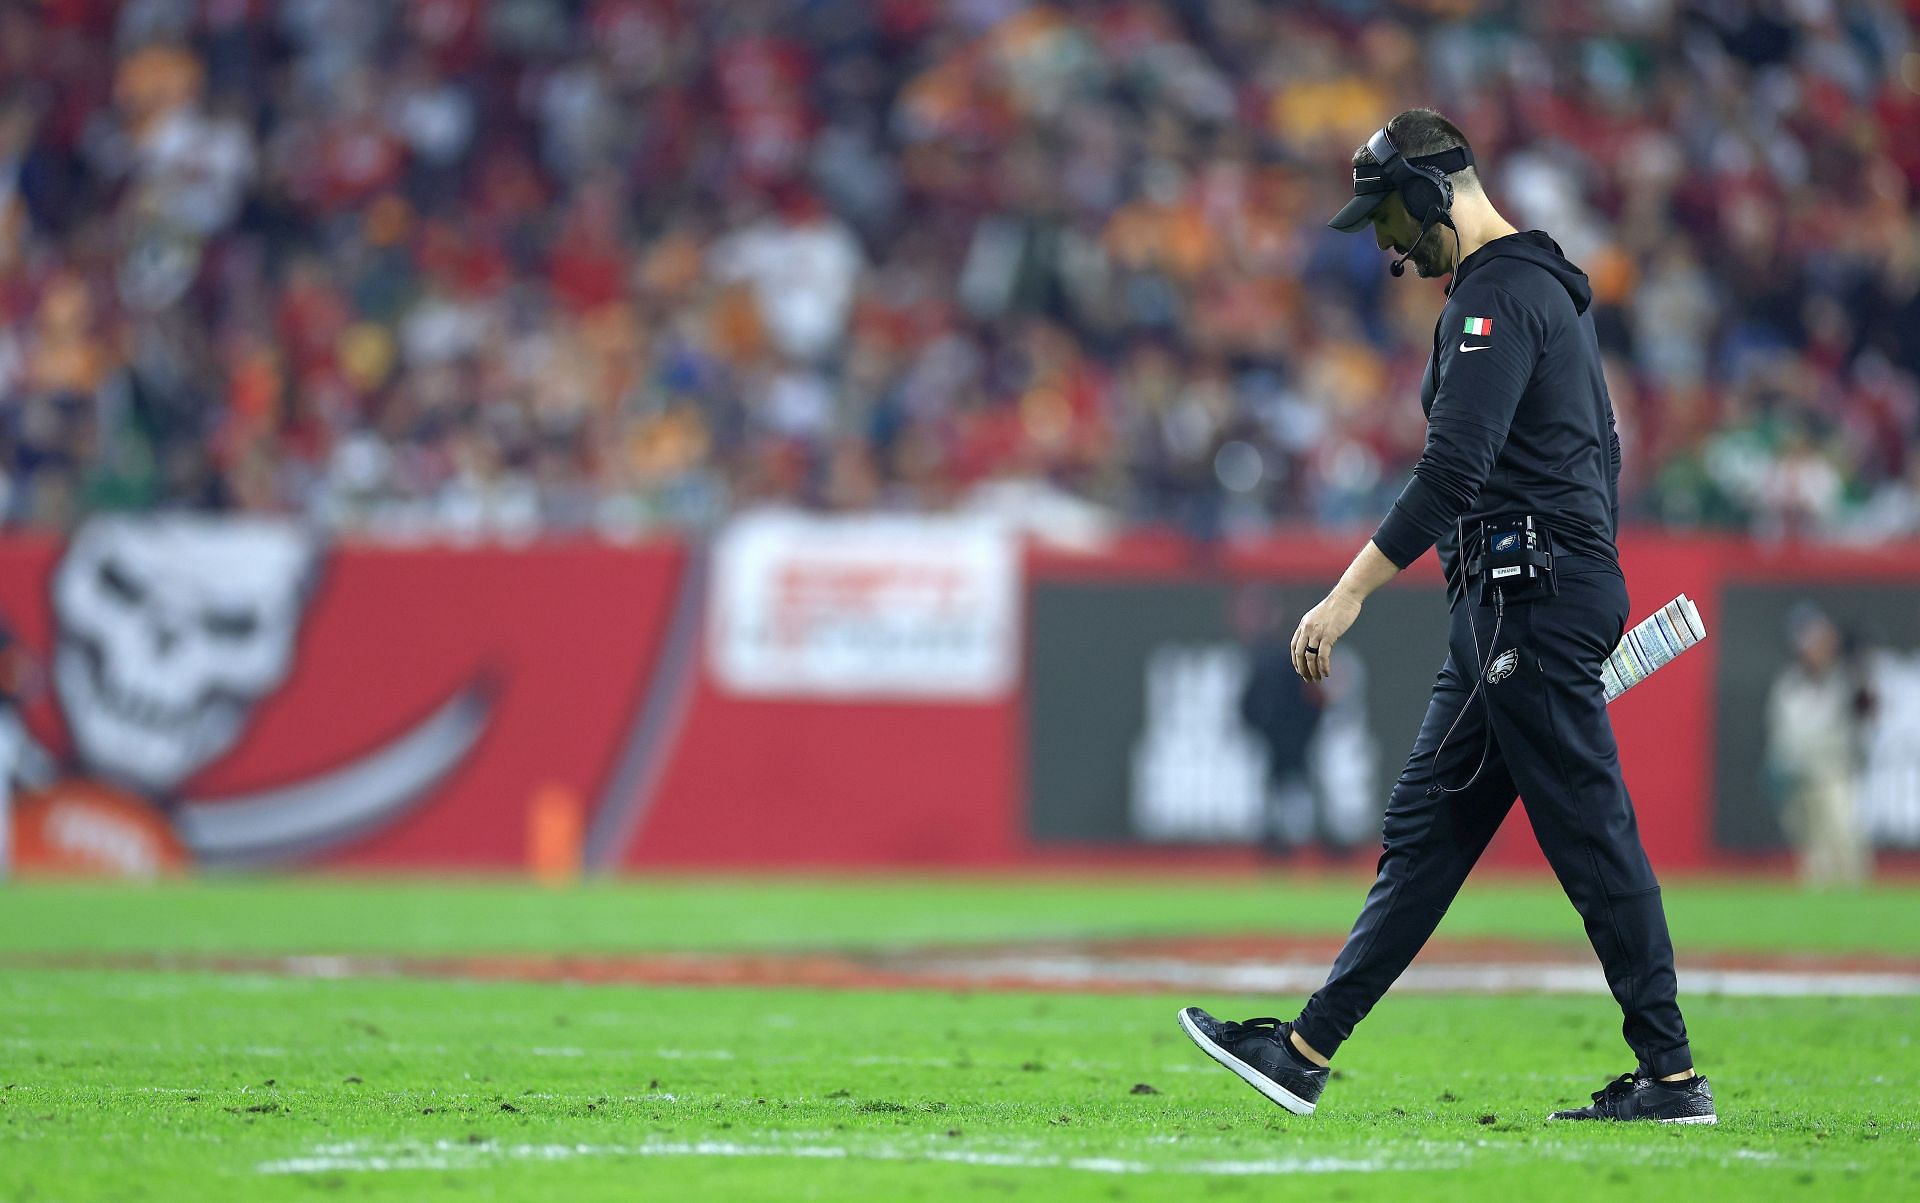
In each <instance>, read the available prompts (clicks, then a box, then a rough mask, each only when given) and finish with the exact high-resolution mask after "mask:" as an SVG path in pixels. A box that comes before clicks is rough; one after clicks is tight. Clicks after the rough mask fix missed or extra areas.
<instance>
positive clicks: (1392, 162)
mask: <svg viewBox="0 0 1920 1203" xmlns="http://www.w3.org/2000/svg"><path fill="white" fill-rule="evenodd" d="M1367 152H1368V153H1369V154H1370V155H1372V156H1373V161H1374V162H1375V163H1377V164H1379V165H1380V174H1381V175H1383V176H1385V177H1386V179H1387V182H1388V183H1390V184H1392V185H1393V186H1394V188H1395V190H1396V191H1398V192H1399V193H1400V199H1401V201H1402V202H1404V203H1405V204H1406V206H1407V212H1408V213H1410V214H1412V215H1413V219H1414V220H1415V221H1418V222H1421V223H1423V224H1430V223H1432V222H1436V221H1440V222H1446V223H1447V224H1448V225H1452V224H1453V220H1452V216H1451V210H1452V209H1453V181H1452V180H1450V179H1448V178H1447V173H1446V172H1445V171H1443V170H1442V169H1441V168H1439V167H1436V166H1433V165H1432V164H1431V163H1427V162H1421V163H1414V162H1409V161H1408V159H1407V158H1406V156H1405V155H1402V154H1401V153H1400V148H1399V147H1398V146H1397V145H1395V144H1394V141H1393V135H1392V134H1389V133H1388V132H1387V128H1386V127H1385V126H1381V127H1380V129H1379V131H1378V132H1376V133H1375V134H1374V135H1373V137H1371V138H1369V139H1367ZM1442 153H1443V154H1454V153H1455V152H1442ZM1427 157H1428V158H1429V159H1431V158H1437V157H1440V156H1427ZM1457 157H1459V158H1460V159H1462V160H1463V165H1469V164H1471V163H1472V162H1473V156H1472V153H1471V152H1469V151H1467V150H1466V149H1465V148H1464V147H1462V148H1461V149H1460V151H1459V152H1457Z"/></svg>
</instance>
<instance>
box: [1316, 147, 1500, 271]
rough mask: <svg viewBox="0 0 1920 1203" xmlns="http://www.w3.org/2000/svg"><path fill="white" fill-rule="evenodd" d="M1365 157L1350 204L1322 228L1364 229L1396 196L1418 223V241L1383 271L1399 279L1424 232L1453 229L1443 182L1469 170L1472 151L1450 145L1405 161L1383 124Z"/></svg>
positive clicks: (1449, 189) (1447, 185) (1449, 193)
mask: <svg viewBox="0 0 1920 1203" xmlns="http://www.w3.org/2000/svg"><path fill="white" fill-rule="evenodd" d="M1367 154H1368V155H1369V156H1371V157H1372V159H1373V162H1371V163H1361V164H1358V165H1357V166H1355V167H1354V169H1353V199H1352V200H1350V201H1348V202H1347V203H1346V204H1345V205H1344V206H1343V207H1342V208H1341V210H1340V212H1338V213H1336V214H1334V215H1333V220H1332V221H1330V222H1328V223H1327V224H1328V225H1330V226H1332V227H1333V228H1334V229H1336V230H1339V231H1341V232H1343V233H1352V232H1353V231H1355V230H1358V229H1359V228H1360V227H1361V226H1363V225H1365V224H1366V221H1367V219H1368V218H1369V217H1371V216H1372V215H1373V211H1374V210H1375V209H1377V208H1379V207H1380V203H1381V202H1382V201H1384V200H1386V199H1387V197H1388V195H1389V194H1391V193H1394V192H1398V193H1399V194H1400V199H1401V201H1402V202H1403V203H1404V204H1405V205H1406V206H1407V212H1408V213H1411V214H1413V217H1414V220H1416V221H1418V222H1419V223H1420V237H1419V238H1415V239H1414V240H1413V246H1410V247H1408V248H1407V253H1406V254H1404V255H1402V256H1400V257H1399V258H1398V259H1396V260H1394V261H1393V262H1392V263H1391V264H1389V265H1388V267H1387V270H1388V271H1391V272H1392V273H1393V274H1394V275H1396V276H1398V275H1402V274H1404V273H1405V272H1406V270H1407V260H1408V259H1411V258H1412V257H1413V252H1414V249H1415V248H1416V247H1418V246H1419V245H1420V241H1421V239H1423V238H1425V237H1426V236H1427V231H1429V230H1431V229H1433V227H1434V225H1435V224H1436V223H1440V224H1444V225H1446V227H1447V228H1448V229H1453V228H1454V227H1453V214H1452V210H1453V181H1452V180H1450V179H1448V178H1447V177H1448V176H1450V175H1452V174H1453V173H1454V172H1456V171H1464V170H1466V169H1467V168H1469V167H1471V166H1473V151H1472V150H1470V149H1468V148H1467V147H1465V146H1455V147H1452V148H1451V149H1448V150H1443V151H1440V152H1439V153H1437V154H1431V155H1421V156H1419V157H1418V158H1413V159H1409V158H1406V157H1405V156H1403V155H1402V154H1401V153H1400V148H1399V147H1398V146H1395V145H1394V144H1393V136H1392V135H1391V134H1389V133H1387V127H1386V126H1384V125H1383V126H1381V127H1380V129H1379V130H1378V131H1377V132H1375V134H1374V135H1373V137H1371V138H1368V139H1367ZM1457 232H1458V231H1456V233H1457Z"/></svg>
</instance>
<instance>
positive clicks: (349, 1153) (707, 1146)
mask: <svg viewBox="0 0 1920 1203" xmlns="http://www.w3.org/2000/svg"><path fill="white" fill-rule="evenodd" d="M585 1157H804V1158H811V1159H815V1160H829V1161H843V1160H844V1161H932V1162H946V1163H952V1164H959V1165H982V1166H992V1167H995V1168H999V1169H1042V1170H1044V1169H1062V1170H1080V1171H1083V1172H1086V1173H1094V1174H1200V1175H1210V1176H1224V1177H1252V1176H1268V1175H1281V1174H1352V1173H1361V1174H1367V1173H1377V1172H1379V1171H1381V1170H1387V1169H1394V1168H1405V1167H1396V1166H1394V1165H1392V1164H1391V1163H1390V1162H1388V1161H1387V1160H1385V1159H1383V1158H1350V1157H1271V1158H1263V1159H1259V1160H1253V1161H1239V1160H1207V1161H1172V1162H1165V1163H1158V1164H1156V1163H1152V1162H1145V1161H1134V1160H1129V1159H1126V1158H1119V1157H1055V1156H1048V1155H1045V1154H1041V1155H1029V1154H1024V1153H1010V1152H994V1151H990V1150H968V1149H907V1148H900V1147H897V1146H893V1145H874V1146H871V1147H852V1146H847V1145H813V1144H798V1143H795V1144H742V1143H739V1142H737V1141H726V1140H701V1141H649V1142H647V1143H645V1144H637V1145H592V1144H544V1145H533V1144H516V1145H501V1144H495V1143H493V1142H491V1141H486V1142H482V1143H480V1144H475V1145H469V1144H463V1143H457V1142H454V1141H447V1140H442V1141H436V1142H435V1143H434V1144H432V1145H404V1144H403V1145H374V1144H369V1143H364V1142H349V1143H347V1144H335V1145H318V1146H316V1147H315V1148H314V1149H313V1150H312V1151H311V1152H310V1153H308V1154H306V1155H304V1156H299V1157H287V1158H282V1159H280V1160H277V1161H263V1162H261V1163H260V1164H258V1165H256V1166H255V1167H254V1170H255V1172H256V1173H261V1174H326V1173H341V1172H347V1173H392V1172H395V1171H405V1170H465V1169H484V1168H487V1167H488V1166H491V1165H495V1164H498V1163H501V1162H510V1161H543V1162H553V1161H570V1160H574V1159H576V1158H585ZM1464 1164H1465V1161H1464V1160H1463V1159H1457V1160H1454V1161H1450V1162H1449V1161H1444V1160H1438V1161H1434V1162H1431V1163H1423V1166H1422V1168H1424V1169H1456V1168H1459V1167H1460V1166H1462V1165H1464Z"/></svg>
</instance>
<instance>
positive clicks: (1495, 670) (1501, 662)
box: [1487, 647, 1520, 685]
mask: <svg viewBox="0 0 1920 1203" xmlns="http://www.w3.org/2000/svg"><path fill="white" fill-rule="evenodd" d="M1518 667H1520V649H1519V648H1517V647H1510V648H1508V649H1507V650H1506V651H1504V652H1501V653H1500V654H1499V655H1498V656H1496V657H1494V661H1493V663H1492V664H1489V665H1487V684H1489V685H1498V684H1499V683H1500V682H1502V681H1504V680H1506V679H1507V678H1508V677H1511V676H1512V675H1513V670H1514V669H1516V668H1518Z"/></svg>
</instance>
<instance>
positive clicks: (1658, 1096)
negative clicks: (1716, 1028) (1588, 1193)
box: [1549, 1074, 1719, 1124]
mask: <svg viewBox="0 0 1920 1203" xmlns="http://www.w3.org/2000/svg"><path fill="white" fill-rule="evenodd" d="M1549 1118H1551V1119H1646V1120H1653V1121H1655V1122H1656V1123H1662V1124H1712V1123H1718V1122H1719V1117H1718V1116H1716V1115H1714V1113H1713V1087H1711V1086H1709V1085H1707V1080H1706V1079H1705V1078H1703V1077H1700V1076H1699V1075H1698V1074H1696V1075H1694V1076H1693V1077H1691V1078H1688V1079H1686V1080H1685V1081H1682V1082H1662V1081H1661V1080H1659V1079H1658V1078H1640V1077H1635V1076H1634V1075H1633V1074H1621V1075H1620V1076H1619V1077H1617V1078H1615V1079H1614V1080H1613V1081H1611V1082H1608V1083H1607V1085H1606V1087H1605V1088H1604V1089H1602V1090H1600V1091H1598V1092H1597V1093H1595V1095H1594V1096H1593V1106H1591V1107H1576V1108H1574V1109H1573V1110H1571V1111H1556V1112H1554V1113H1553V1114H1552V1116H1550V1117H1549Z"/></svg>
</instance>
